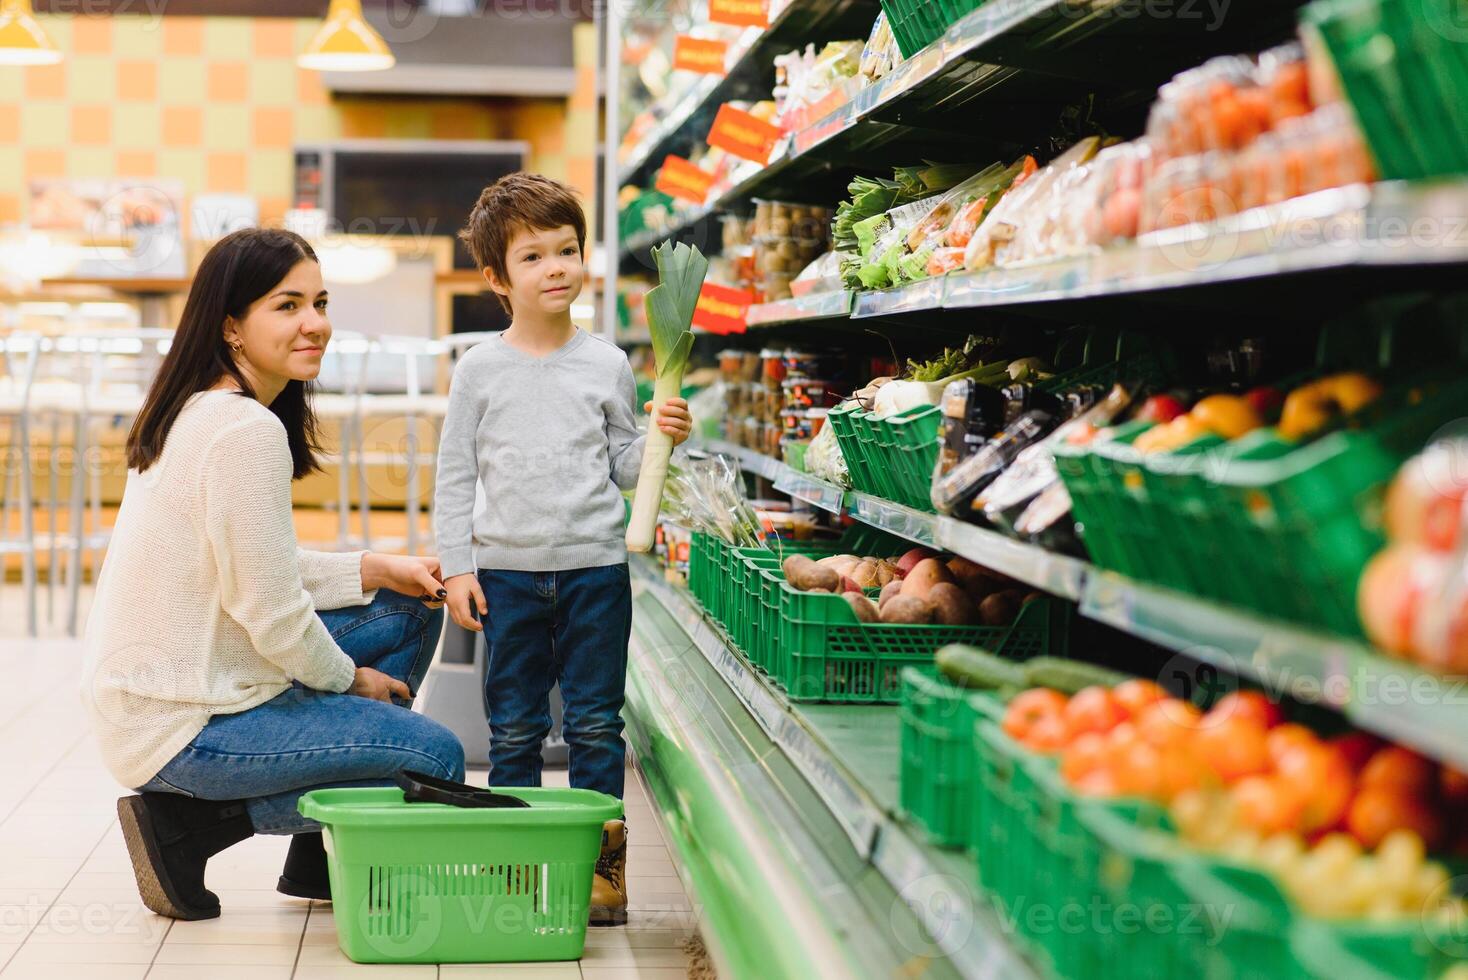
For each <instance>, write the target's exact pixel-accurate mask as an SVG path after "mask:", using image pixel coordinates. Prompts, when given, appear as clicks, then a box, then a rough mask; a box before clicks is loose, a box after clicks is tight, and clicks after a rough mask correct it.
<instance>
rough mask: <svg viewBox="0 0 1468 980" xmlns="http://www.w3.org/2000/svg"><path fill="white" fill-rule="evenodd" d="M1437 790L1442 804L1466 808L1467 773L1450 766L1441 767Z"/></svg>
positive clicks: (1467, 792)
mask: <svg viewBox="0 0 1468 980" xmlns="http://www.w3.org/2000/svg"><path fill="white" fill-rule="evenodd" d="M1438 788H1439V789H1440V790H1441V792H1442V798H1443V802H1444V803H1446V804H1447V805H1448V806H1452V807H1468V773H1465V772H1463V771H1462V770H1460V769H1454V768H1453V767H1452V766H1443V767H1442V772H1441V773H1439V775H1438ZM1465 831H1468V828H1465Z"/></svg>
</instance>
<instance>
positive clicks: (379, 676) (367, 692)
mask: <svg viewBox="0 0 1468 980" xmlns="http://www.w3.org/2000/svg"><path fill="white" fill-rule="evenodd" d="M347 693H348V694H355V695H356V696H357V697H359V698H371V699H372V700H374V701H386V702H387V703H388V704H391V703H392V696H393V695H394V694H396V695H397V696H398V697H400V698H402V699H403V700H404V701H410V700H412V698H413V692H412V691H410V690H408V685H406V684H404V683H403V682H402V681H400V680H398V679H397V678H396V677H390V676H388V675H387V674H384V673H383V672H382V671H380V670H373V669H372V668H371V667H358V668H357V676H356V677H353V678H352V686H351V687H349V688H348V689H347Z"/></svg>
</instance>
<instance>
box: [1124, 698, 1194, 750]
mask: <svg viewBox="0 0 1468 980" xmlns="http://www.w3.org/2000/svg"><path fill="white" fill-rule="evenodd" d="M1202 717H1203V713H1202V712H1201V711H1199V710H1198V709H1197V708H1196V707H1194V706H1193V705H1192V704H1190V703H1189V702H1187V701H1179V700H1178V699H1177V698H1164V699H1163V700H1161V701H1158V702H1156V703H1154V704H1149V705H1147V706H1146V707H1145V708H1143V709H1142V710H1141V712H1140V713H1139V714H1138V715H1137V717H1136V720H1135V722H1134V723H1135V725H1136V727H1137V733H1138V734H1139V735H1140V736H1141V737H1142V738H1143V739H1144V740H1145V741H1147V742H1150V743H1151V744H1153V745H1155V746H1157V747H1158V748H1162V747H1163V746H1166V745H1172V744H1174V743H1176V742H1180V741H1187V740H1190V739H1191V738H1192V737H1193V736H1194V735H1195V734H1196V733H1197V731H1198V721H1199V719H1201V718H1202Z"/></svg>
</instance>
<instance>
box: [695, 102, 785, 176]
mask: <svg viewBox="0 0 1468 980" xmlns="http://www.w3.org/2000/svg"><path fill="white" fill-rule="evenodd" d="M779 139H780V128H779V127H778V126H771V125H770V124H769V123H767V122H765V121H764V120H763V119H760V118H758V117H756V116H752V115H750V114H749V113H747V112H745V111H744V110H743V109H736V108H734V107H733V106H732V105H729V104H728V103H727V102H726V103H724V104H723V105H721V106H719V113H718V115H716V116H714V124H713V126H712V127H710V129H709V135H708V144H709V146H717V147H718V148H719V149H721V150H724V151H725V152H727V153H732V154H733V155H734V156H736V157H739V158H740V159H741V160H752V161H754V162H755V163H757V164H759V165H760V166H764V165H765V164H767V163H769V162H770V154H771V153H772V152H773V151H774V149H775V143H776V142H777V141H778V140H779Z"/></svg>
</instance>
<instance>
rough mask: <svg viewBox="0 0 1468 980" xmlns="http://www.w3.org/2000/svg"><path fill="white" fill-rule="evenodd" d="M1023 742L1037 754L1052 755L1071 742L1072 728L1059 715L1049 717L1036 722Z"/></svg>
mask: <svg viewBox="0 0 1468 980" xmlns="http://www.w3.org/2000/svg"><path fill="white" fill-rule="evenodd" d="M1021 741H1022V742H1023V743H1024V744H1025V745H1027V746H1029V747H1030V748H1031V749H1034V750H1035V751H1036V752H1040V753H1043V754H1044V755H1051V754H1052V753H1055V752H1059V751H1060V750H1061V749H1063V748H1065V746H1066V745H1067V744H1068V743H1069V742H1070V726H1069V725H1067V724H1066V723H1065V719H1064V718H1061V717H1060V716H1059V715H1047V716H1045V717H1044V718H1041V719H1040V720H1039V721H1037V722H1035V724H1034V725H1033V726H1032V727H1031V728H1030V730H1029V731H1028V732H1026V733H1025V737H1024V738H1023V739H1021Z"/></svg>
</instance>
